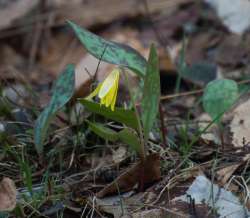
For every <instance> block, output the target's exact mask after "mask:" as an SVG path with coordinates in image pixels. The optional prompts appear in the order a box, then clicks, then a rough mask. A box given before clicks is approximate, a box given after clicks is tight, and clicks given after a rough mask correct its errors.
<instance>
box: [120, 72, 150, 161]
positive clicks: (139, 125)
mask: <svg viewBox="0 0 250 218" xmlns="http://www.w3.org/2000/svg"><path fill="white" fill-rule="evenodd" d="M121 70H122V72H123V74H124V75H125V81H126V85H127V88H128V91H129V95H130V98H131V101H132V104H133V107H134V110H135V116H136V120H137V124H138V131H139V137H140V144H141V149H140V150H141V154H140V158H141V161H143V162H144V161H145V158H146V154H145V141H144V137H143V131H142V125H141V121H140V115H139V112H138V110H137V107H136V103H135V99H134V97H133V94H132V92H131V89H130V87H129V81H128V75H127V72H126V71H125V70H124V69H123V68H122V69H121Z"/></svg>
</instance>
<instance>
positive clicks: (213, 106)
mask: <svg viewBox="0 0 250 218" xmlns="http://www.w3.org/2000/svg"><path fill="white" fill-rule="evenodd" d="M237 98H238V85H237V83H236V82H235V81H233V80H229V79H219V80H214V81H211V82H210V83H208V84H207V86H206V88H205V90H204V94H203V98H202V101H203V107H204V110H205V111H206V112H207V113H208V114H209V115H210V116H211V117H212V119H216V118H217V117H218V116H219V115H220V114H223V113H224V112H225V111H226V110H228V109H229V108H230V107H231V106H232V104H234V103H235V101H236V100H237ZM219 121H220V119H218V122H219Z"/></svg>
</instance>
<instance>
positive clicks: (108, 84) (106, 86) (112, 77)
mask: <svg viewBox="0 0 250 218" xmlns="http://www.w3.org/2000/svg"><path fill="white" fill-rule="evenodd" d="M119 73H120V72H119V69H114V70H113V71H112V72H111V73H110V74H109V75H108V77H107V78H106V79H105V80H104V81H103V83H102V86H101V88H100V91H99V93H98V97H99V98H101V99H102V98H103V97H104V96H106V95H107V94H108V92H109V91H110V90H111V89H112V87H113V86H114V85H115V82H116V80H117V77H118V78H119Z"/></svg>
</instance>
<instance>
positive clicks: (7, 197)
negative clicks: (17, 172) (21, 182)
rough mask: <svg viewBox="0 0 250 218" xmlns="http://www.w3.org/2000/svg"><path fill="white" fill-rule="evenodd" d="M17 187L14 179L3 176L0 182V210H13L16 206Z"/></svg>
mask: <svg viewBox="0 0 250 218" xmlns="http://www.w3.org/2000/svg"><path fill="white" fill-rule="evenodd" d="M16 195H17V191H16V187H15V184H14V182H13V180H11V179H9V178H3V180H2V181H1V183H0V211H11V210H13V209H14V208H15V207H16Z"/></svg>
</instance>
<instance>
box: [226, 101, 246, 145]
mask: <svg viewBox="0 0 250 218" xmlns="http://www.w3.org/2000/svg"><path fill="white" fill-rule="evenodd" d="M249 108H250V98H249V99H248V100H246V101H245V102H243V103H241V104H239V105H238V106H236V108H234V109H233V111H232V112H231V114H232V116H233V119H232V121H231V123H230V129H231V132H232V134H233V140H232V143H233V145H234V147H243V146H244V145H246V144H247V143H249V142H250V134H249V133H250V119H249Z"/></svg>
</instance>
